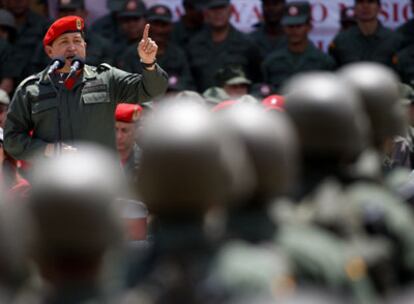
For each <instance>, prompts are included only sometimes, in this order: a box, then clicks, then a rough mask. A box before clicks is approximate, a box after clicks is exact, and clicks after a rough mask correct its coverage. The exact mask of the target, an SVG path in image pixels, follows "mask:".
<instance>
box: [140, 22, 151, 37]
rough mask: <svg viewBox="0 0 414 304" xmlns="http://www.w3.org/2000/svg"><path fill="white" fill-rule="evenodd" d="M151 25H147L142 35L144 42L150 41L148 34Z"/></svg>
mask: <svg viewBox="0 0 414 304" xmlns="http://www.w3.org/2000/svg"><path fill="white" fill-rule="evenodd" d="M149 29H150V25H149V24H148V23H147V24H146V25H145V28H144V33H143V34H142V39H143V40H144V41H147V40H148V33H149Z"/></svg>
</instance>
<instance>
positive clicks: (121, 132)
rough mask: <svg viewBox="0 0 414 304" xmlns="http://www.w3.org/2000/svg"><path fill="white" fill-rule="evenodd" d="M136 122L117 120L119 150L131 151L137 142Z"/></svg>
mask: <svg viewBox="0 0 414 304" xmlns="http://www.w3.org/2000/svg"><path fill="white" fill-rule="evenodd" d="M136 128H137V126H136V124H135V123H127V122H122V121H116V122H115V132H116V148H117V150H118V151H120V152H121V151H129V150H131V149H132V147H133V146H134V143H135V137H136Z"/></svg>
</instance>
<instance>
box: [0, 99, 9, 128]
mask: <svg viewBox="0 0 414 304" xmlns="http://www.w3.org/2000/svg"><path fill="white" fill-rule="evenodd" d="M7 109H8V106H7V105H5V104H0V128H3V129H4V124H5V123H6V115H7Z"/></svg>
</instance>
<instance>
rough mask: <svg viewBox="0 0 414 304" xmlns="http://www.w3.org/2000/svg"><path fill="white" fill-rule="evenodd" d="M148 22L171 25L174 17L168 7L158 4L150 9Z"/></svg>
mask: <svg viewBox="0 0 414 304" xmlns="http://www.w3.org/2000/svg"><path fill="white" fill-rule="evenodd" d="M147 20H148V21H163V22H167V23H171V22H172V21H173V16H172V12H171V10H170V8H169V7H168V6H166V5H162V4H158V5H154V6H152V7H150V9H149V10H148V14H147Z"/></svg>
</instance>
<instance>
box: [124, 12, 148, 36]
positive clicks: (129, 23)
mask: <svg viewBox="0 0 414 304" xmlns="http://www.w3.org/2000/svg"><path fill="white" fill-rule="evenodd" d="M145 23H146V21H145V18H143V17H125V18H119V26H120V28H121V30H122V32H123V33H125V35H126V36H127V38H128V41H138V40H140V39H141V38H142V33H143V32H144V27H145ZM151 32H152V27H151Z"/></svg>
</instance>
